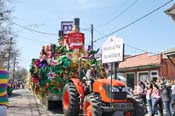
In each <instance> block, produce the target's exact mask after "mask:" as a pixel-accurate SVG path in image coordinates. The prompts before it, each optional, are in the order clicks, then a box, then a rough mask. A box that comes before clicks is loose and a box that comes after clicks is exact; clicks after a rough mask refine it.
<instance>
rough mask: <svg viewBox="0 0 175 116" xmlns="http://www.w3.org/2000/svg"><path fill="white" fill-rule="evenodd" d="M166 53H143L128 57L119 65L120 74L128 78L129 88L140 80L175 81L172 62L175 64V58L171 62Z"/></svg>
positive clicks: (174, 67) (174, 68) (174, 66)
mask: <svg viewBox="0 0 175 116" xmlns="http://www.w3.org/2000/svg"><path fill="white" fill-rule="evenodd" d="M172 50H173V49H172ZM166 53H168V52H163V53H161V54H154V55H151V54H149V53H143V54H138V55H135V56H131V57H128V58H126V59H125V60H124V62H121V63H120V64H119V73H120V74H121V75H123V76H124V77H126V79H127V84H128V86H130V87H132V88H134V86H135V85H137V82H138V81H139V80H143V81H144V80H146V81H148V80H156V79H158V78H161V77H163V78H167V79H174V78H175V65H174V64H173V63H172V62H173V61H174V62H175V57H171V60H170V58H168V57H167V55H166ZM174 53H175V52H174Z"/></svg>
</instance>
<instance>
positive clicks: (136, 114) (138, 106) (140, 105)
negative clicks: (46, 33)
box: [126, 96, 146, 116]
mask: <svg viewBox="0 0 175 116" xmlns="http://www.w3.org/2000/svg"><path fill="white" fill-rule="evenodd" d="M128 100H129V102H131V103H133V105H134V111H132V112H130V114H131V115H130V116H144V115H145V114H146V106H145V104H144V101H143V99H141V98H140V97H138V96H132V98H129V99H128ZM126 116H127V115H126Z"/></svg>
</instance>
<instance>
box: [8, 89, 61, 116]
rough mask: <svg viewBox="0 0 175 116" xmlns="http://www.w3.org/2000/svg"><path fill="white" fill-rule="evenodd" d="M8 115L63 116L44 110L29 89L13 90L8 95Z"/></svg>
mask: <svg viewBox="0 0 175 116" xmlns="http://www.w3.org/2000/svg"><path fill="white" fill-rule="evenodd" d="M8 116H64V115H63V114H58V113H56V114H54V113H52V112H50V111H47V110H45V109H44V108H43V107H42V106H41V105H40V104H39V102H37V100H36V98H35V97H34V96H33V95H32V93H31V92H30V91H29V90H25V89H19V90H14V91H13V94H12V96H11V97H9V109H8Z"/></svg>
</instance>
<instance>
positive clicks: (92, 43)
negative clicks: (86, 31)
mask: <svg viewBox="0 0 175 116" xmlns="http://www.w3.org/2000/svg"><path fill="white" fill-rule="evenodd" d="M93 31H94V27H93V24H91V47H92V50H94V34H93Z"/></svg>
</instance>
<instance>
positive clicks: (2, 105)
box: [0, 68, 9, 116]
mask: <svg viewBox="0 0 175 116" xmlns="http://www.w3.org/2000/svg"><path fill="white" fill-rule="evenodd" d="M8 80H9V73H8V71H6V70H4V69H1V68H0V116H7V107H8V93H7V86H8Z"/></svg>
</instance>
